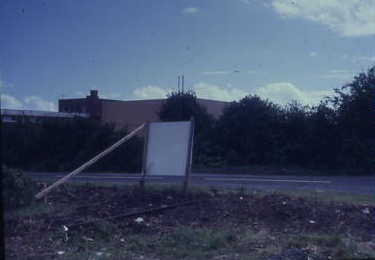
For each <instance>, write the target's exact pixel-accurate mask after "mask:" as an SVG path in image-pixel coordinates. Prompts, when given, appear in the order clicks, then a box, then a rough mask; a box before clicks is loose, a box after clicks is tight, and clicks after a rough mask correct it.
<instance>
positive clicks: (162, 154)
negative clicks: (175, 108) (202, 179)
mask: <svg viewBox="0 0 375 260" xmlns="http://www.w3.org/2000/svg"><path fill="white" fill-rule="evenodd" d="M191 125H192V123H191V122H190V121H189V122H166V123H150V128H149V134H148V141H147V142H148V143H147V155H146V156H147V157H146V165H145V167H146V175H172V176H185V174H186V167H187V165H188V163H190V162H188V160H189V158H191V156H190V154H189V153H190V152H191V151H190V149H189V148H190V147H191V146H190V142H192V140H191V135H190V131H191V130H190V129H191Z"/></svg>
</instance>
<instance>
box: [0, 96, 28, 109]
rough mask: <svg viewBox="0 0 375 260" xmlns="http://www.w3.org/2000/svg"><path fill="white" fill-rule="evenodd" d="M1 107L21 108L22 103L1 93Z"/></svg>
mask: <svg viewBox="0 0 375 260" xmlns="http://www.w3.org/2000/svg"><path fill="white" fill-rule="evenodd" d="M1 108H7V109H23V104H22V102H21V101H19V100H17V99H16V98H15V97H12V96H9V95H5V94H3V95H1Z"/></svg>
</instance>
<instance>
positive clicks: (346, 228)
mask: <svg viewBox="0 0 375 260" xmlns="http://www.w3.org/2000/svg"><path fill="white" fill-rule="evenodd" d="M47 206H48V207H52V208H53V210H50V211H45V210H44V211H43V212H39V213H38V212H37V213H35V214H31V215H28V214H24V215H22V214H18V215H15V214H13V215H12V216H11V217H6V218H5V232H4V234H5V257H6V259H104V256H100V257H99V256H98V257H97V258H89V257H86V258H83V257H82V258H81V257H78V255H79V254H78V253H77V252H79V251H80V250H81V251H85V250H86V251H87V250H90V248H88V247H87V246H84V245H85V243H90V242H87V241H92V240H99V241H102V240H100V239H99V238H98V237H99V235H98V232H101V234H102V236H101V237H102V238H101V239H103V241H108V240H110V242H108V243H112V245H113V246H114V247H117V246H118V247H119V248H120V247H121V245H117V244H116V243H117V242H113V241H114V238H115V239H116V241H121V242H124V241H125V242H124V243H126V242H127V240H126V239H127V237H128V236H129V234H132V236H134V234H136V235H137V236H138V235H144V236H146V237H156V239H162V238H163V237H166V236H168V234H170V233H171V232H173V230H175V228H176V227H181V226H183V227H188V228H191V229H201V228H203V229H210V230H219V231H220V230H221V229H224V228H230V229H231V230H234V231H235V233H234V234H235V237H234V238H233V239H232V240H234V242H231V241H232V240H231V239H228V245H225V246H222V247H225V248H226V250H224V253H223V251H222V250H221V249H220V250H221V251H220V250H219V249H218V251H213V252H211V254H210V255H206V256H207V258H212V259H252V257H250V256H254V255H258V256H259V257H260V259H272V260H279V259H309V260H312V259H335V258H340V256H345V255H346V254H345V252H341V253H340V252H338V251H337V250H335V249H334V248H335V247H338V246H340V245H339V243H340V242H335V239H332V238H330V236H334V235H337V236H338V237H340V239H341V240H340V241H341V242H342V241H349V242H345V243H344V242H342V245H341V246H342V247H343V249H342V250H344V251H345V250H346V249H345V248H346V247H347V249H348V250H351V249H350V246H351V244H350V241H356V243H357V244H358V243H360V244H361V245H364V247H365V249H366V247H368V250H373V248H374V245H375V244H374V219H373V212H374V207H373V206H371V205H353V204H345V203H333V202H332V203H327V202H322V201H319V200H313V199H306V198H298V197H289V196H286V195H280V194H276V193H275V194H268V195H262V196H260V195H259V194H257V193H245V192H243V191H240V190H238V191H233V192H226V193H224V192H218V191H217V190H214V189H212V190H208V191H205V192H194V193H191V194H189V195H188V196H187V197H186V196H183V194H182V193H181V192H180V191H179V190H178V189H176V188H167V189H151V190H150V189H147V190H146V191H142V190H140V189H139V188H136V187H126V188H124V187H100V186H89V185H85V186H79V187H78V186H72V187H70V186H69V187H65V188H61V189H58V190H57V191H54V192H52V193H51V195H50V196H49V197H48V204H47ZM100 223H107V225H108V223H110V225H108V226H107V227H103V225H102V224H100ZM100 225H101V226H100ZM99 226H100V227H99ZM64 228H67V230H64ZM249 230H251V232H252V234H259V232H263V231H264V230H266V232H267V235H266V236H267V239H261V238H259V237H256V236H255V241H252V242H251V243H250V242H249V241H250V240H249V239H248V238H247V240H246V239H244V237H245V236H246V234H245V233H246V232H247V231H249ZM105 232H108V234H107V235H106V234H104V235H103V233H105ZM77 234H80V237H84V238H85V239H86V240H85V242H84V243H83V242H82V241H81V242H82V243H81V242H80V241H79V240H77V236H78V235H77ZM247 234H248V233H247ZM313 234H326V236H327V237H328V238H326V240H327V241H326V242H325V241H320V240H319V241H320V242H319V241H318V240H316V241H315V242H314V241H313V242H314V243H312V244H311V243H310V242H309V241H307V242H306V243H303V242H301V241H298V240H301V239H303V238H305V237H308V236H309V235H313ZM239 237H242V238H241V239H239ZM323 237H324V236H321V237H320V239H321V240H322V239H323ZM291 238H294V240H297V241H296V242H294V243H291V242H290V241H291V240H290V241H289V242H288V243H286V242H285V241H281V240H285V239H286V240H287V239H291ZM344 238H345V239H344ZM111 241H112V242H111ZM154 241H156V240H154ZM103 243H104V242H103ZM118 243H120V242H118ZM270 243H271V244H272V243H274V248H275V250H273V251H267V250H266V248H269V247H270V246H271V244H270ZM325 243H326V244H325ZM329 243H331V246H330V244H329ZM335 243H336V244H335ZM348 243H349V244H348ZM129 244H130V242H129ZM327 244H328V245H327ZM81 247H82V248H81ZM61 248H62V249H61ZM67 248H71V253H72V254H70V255H67V254H63V253H61V252H60V253H59V250H60V251H61V250H65V251H67ZM73 248H74V249H73ZM124 248H125V249H124V250H125V251H126V250H127V252H128V254H126V257H125V259H176V258H180V257H181V258H185V259H195V257H194V256H191V255H190V256H189V254H188V255H186V257H183V256H181V255H173V254H172V255H171V254H167V253H160V252H159V251H160V250H159V251H158V249H157V248H154V249H152V248H148V244H147V243H146V246H145V248H143V249H142V250H140V251H139V252H138V253H137V252H135V253H134V252H133V253H129V252H130V251H132V248H131V247H128V248H127V247H126V246H125V247H124ZM135 251H136V250H135ZM75 253H76V254H77V258H75V257H72V255H74V254H75ZM365 255H366V254H365ZM196 258H200V257H199V256H197V257H196ZM203 258H204V257H202V259H203ZM106 259H122V258H121V257H119V258H115V257H110V256H109V257H108V258H106Z"/></svg>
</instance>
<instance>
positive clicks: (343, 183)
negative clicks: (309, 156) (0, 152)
mask: <svg viewBox="0 0 375 260" xmlns="http://www.w3.org/2000/svg"><path fill="white" fill-rule="evenodd" d="M66 174H67V173H53V172H26V173H25V175H27V176H30V177H32V178H35V179H37V180H48V181H57V180H59V179H61V178H62V177H63V176H65V175H66ZM140 176H141V175H140V174H128V173H80V174H78V175H77V176H75V177H74V178H72V179H71V180H69V181H70V182H100V183H116V184H134V183H138V182H139V180H140ZM183 182H184V177H174V176H148V177H147V178H146V185H147V183H153V184H183ZM190 185H191V186H208V187H227V188H241V187H243V188H245V189H248V190H268V191H276V190H315V191H318V192H347V193H359V194H371V193H373V192H374V177H372V176H365V177H363V176H360V177H348V176H280V175H278V176H260V175H232V174H206V173H194V174H192V175H191V177H190Z"/></svg>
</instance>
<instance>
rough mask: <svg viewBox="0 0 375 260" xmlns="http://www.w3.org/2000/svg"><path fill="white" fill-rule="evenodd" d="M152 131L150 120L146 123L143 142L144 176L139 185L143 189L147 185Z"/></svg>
mask: <svg viewBox="0 0 375 260" xmlns="http://www.w3.org/2000/svg"><path fill="white" fill-rule="evenodd" d="M149 132H150V122H147V123H146V129H145V141H144V143H143V159H142V176H141V180H140V181H139V186H140V187H141V189H143V188H144V187H145V178H146V174H147V165H146V164H147V147H148V134H149Z"/></svg>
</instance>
